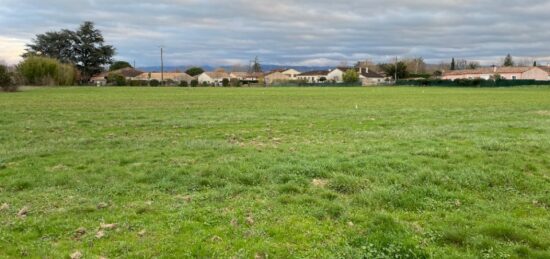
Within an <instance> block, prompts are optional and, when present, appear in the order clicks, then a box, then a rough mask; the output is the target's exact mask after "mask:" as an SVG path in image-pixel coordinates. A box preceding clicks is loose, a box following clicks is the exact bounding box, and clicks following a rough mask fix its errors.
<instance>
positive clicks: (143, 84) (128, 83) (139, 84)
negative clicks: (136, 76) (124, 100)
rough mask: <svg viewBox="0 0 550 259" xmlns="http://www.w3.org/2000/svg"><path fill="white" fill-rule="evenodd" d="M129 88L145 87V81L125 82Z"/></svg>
mask: <svg viewBox="0 0 550 259" xmlns="http://www.w3.org/2000/svg"><path fill="white" fill-rule="evenodd" d="M126 84H127V85H129V86H147V84H148V83H147V81H144V80H128V81H127V82H126Z"/></svg>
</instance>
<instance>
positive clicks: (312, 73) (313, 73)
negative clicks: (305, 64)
mask: <svg viewBox="0 0 550 259" xmlns="http://www.w3.org/2000/svg"><path fill="white" fill-rule="evenodd" d="M328 73H330V71H328V70H316V71H309V72H304V73H301V74H300V76H326V75H328Z"/></svg>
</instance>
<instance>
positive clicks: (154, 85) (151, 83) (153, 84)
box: [149, 79, 160, 87]
mask: <svg viewBox="0 0 550 259" xmlns="http://www.w3.org/2000/svg"><path fill="white" fill-rule="evenodd" d="M149 85H150V86H152V87H157V86H159V85H160V82H159V80H156V79H153V80H151V81H149Z"/></svg>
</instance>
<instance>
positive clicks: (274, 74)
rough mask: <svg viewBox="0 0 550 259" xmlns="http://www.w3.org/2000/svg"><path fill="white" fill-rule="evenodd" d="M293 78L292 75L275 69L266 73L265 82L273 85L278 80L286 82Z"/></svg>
mask: <svg viewBox="0 0 550 259" xmlns="http://www.w3.org/2000/svg"><path fill="white" fill-rule="evenodd" d="M290 79H291V77H290V75H285V74H283V72H282V71H279V70H274V71H271V72H269V73H267V74H266V75H265V83H266V84H268V85H272V84H273V83H276V82H285V81H289V80H290Z"/></svg>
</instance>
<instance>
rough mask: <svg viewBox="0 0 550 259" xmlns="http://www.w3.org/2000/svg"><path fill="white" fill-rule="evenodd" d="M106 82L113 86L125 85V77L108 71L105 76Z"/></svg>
mask: <svg viewBox="0 0 550 259" xmlns="http://www.w3.org/2000/svg"><path fill="white" fill-rule="evenodd" d="M107 83H108V84H111V85H114V86H125V85H126V78H124V76H123V75H121V74H117V73H110V74H109V75H108V76H107Z"/></svg>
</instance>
